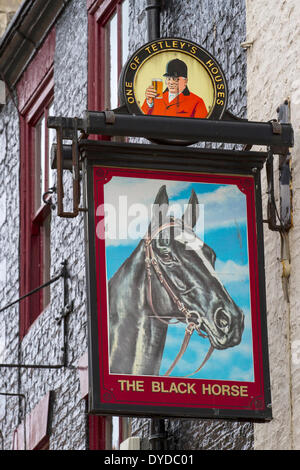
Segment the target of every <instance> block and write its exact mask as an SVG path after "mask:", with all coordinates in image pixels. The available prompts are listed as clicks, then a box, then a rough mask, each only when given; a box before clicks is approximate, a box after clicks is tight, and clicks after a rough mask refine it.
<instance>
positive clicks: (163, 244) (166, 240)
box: [158, 237, 170, 246]
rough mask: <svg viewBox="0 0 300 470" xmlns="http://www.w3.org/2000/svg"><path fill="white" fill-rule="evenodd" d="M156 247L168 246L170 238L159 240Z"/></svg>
mask: <svg viewBox="0 0 300 470" xmlns="http://www.w3.org/2000/svg"><path fill="white" fill-rule="evenodd" d="M158 246H170V238H169V237H162V238H159V239H158Z"/></svg>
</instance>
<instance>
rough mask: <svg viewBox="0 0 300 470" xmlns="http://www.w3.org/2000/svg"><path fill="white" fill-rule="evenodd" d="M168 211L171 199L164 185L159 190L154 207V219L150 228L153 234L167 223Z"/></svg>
mask: <svg viewBox="0 0 300 470" xmlns="http://www.w3.org/2000/svg"><path fill="white" fill-rule="evenodd" d="M168 209H169V198H168V194H167V189H166V186H165V185H164V186H161V188H160V189H159V191H158V193H157V195H156V198H155V201H154V203H153V206H152V218H151V223H150V227H149V232H153V231H154V230H155V229H156V228H158V227H160V226H161V225H162V224H164V223H165V221H166V218H167V212H168Z"/></svg>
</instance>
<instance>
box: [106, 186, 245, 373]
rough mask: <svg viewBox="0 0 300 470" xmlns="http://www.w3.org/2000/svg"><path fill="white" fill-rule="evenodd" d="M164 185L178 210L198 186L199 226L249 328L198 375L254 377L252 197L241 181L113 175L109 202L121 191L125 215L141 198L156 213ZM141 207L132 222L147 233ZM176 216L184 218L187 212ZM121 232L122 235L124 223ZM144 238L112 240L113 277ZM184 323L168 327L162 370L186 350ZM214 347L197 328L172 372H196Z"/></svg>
mask: <svg viewBox="0 0 300 470" xmlns="http://www.w3.org/2000/svg"><path fill="white" fill-rule="evenodd" d="M163 184H165V185H166V187H167V193H168V196H169V204H170V205H172V204H176V207H177V208H178V209H179V207H181V208H182V211H183V209H184V204H187V202H188V200H189V197H190V194H191V190H192V189H194V191H195V192H196V194H197V196H198V200H199V204H200V217H199V222H198V224H197V226H196V229H195V231H196V233H197V235H198V236H200V238H201V239H202V240H203V241H205V243H207V244H208V245H209V246H210V247H211V248H213V250H214V251H215V253H216V256H217V258H216V265H215V270H216V272H217V274H218V277H219V278H220V279H221V281H222V282H223V284H224V286H225V287H226V289H227V291H228V292H229V294H230V295H231V297H232V298H233V300H234V301H235V302H236V303H237V305H238V306H239V307H240V308H241V309H242V310H243V311H244V314H245V330H244V333H243V337H242V341H241V343H240V345H238V346H236V347H234V348H229V349H226V350H222V351H218V350H215V351H214V352H213V355H212V356H211V358H210V360H209V361H208V362H207V364H206V365H205V367H204V368H203V369H202V370H201V371H200V372H199V373H198V374H197V375H194V376H193V378H201V379H214V380H235V381H247V382H248V381H249V382H251V381H253V380H254V375H253V350H252V328H251V309H250V287H249V264H248V246H247V220H246V196H245V195H244V194H243V193H242V192H241V191H240V190H239V189H238V188H237V187H236V186H235V185H228V184H212V183H191V182H182V181H180V182H176V181H165V180H154V179H144V178H121V177H113V178H112V180H111V181H110V182H109V183H107V184H106V185H105V186H104V200H105V203H109V204H111V205H112V206H114V207H117V208H118V207H119V205H120V199H119V196H120V195H122V196H126V198H123V200H122V207H121V210H120V213H122V216H123V217H125V216H126V217H127V214H128V208H130V207H131V208H132V207H133V204H137V203H138V204H143V205H144V206H147V207H149V217H150V208H151V204H153V202H154V200H155V197H156V194H157V191H158V190H159V188H160V187H161V186H162V185H163ZM125 201H126V204H125ZM126 207H127V211H126ZM135 209H136V211H135V210H134V209H133V210H132V212H131V216H129V217H128V218H127V224H128V225H130V223H131V227H132V224H133V225H134V223H135V221H137V222H138V228H139V231H140V233H141V234H144V233H145V232H146V229H147V227H148V224H149V220H150V219H147V218H146V217H141V216H140V217H138V213H139V212H138V206H136V207H135ZM129 212H130V211H129ZM176 215H177V216H180V217H181V213H180V214H179V213H177V214H176ZM116 232H117V235H119V231H118V227H117V230H116ZM123 236H124V234H122V237H123ZM141 236H143V235H141ZM139 240H140V238H137V239H135V240H132V239H128V238H125V237H124V238H121V239H120V238H118V237H117V238H116V239H107V240H106V262H107V266H106V268H107V278H108V279H110V278H111V277H112V276H113V274H114V273H115V272H116V271H117V270H118V269H119V267H120V266H121V264H122V263H123V262H124V261H125V260H126V258H127V257H128V256H129V255H130V254H131V253H132V251H133V249H134V248H135V247H136V246H137V244H138V243H139ZM184 328H185V326H184V325H183V324H178V325H172V326H169V328H168V335H167V340H166V346H165V350H164V355H163V359H162V365H161V371H160V374H161V375H163V374H164V372H165V371H166V370H167V369H168V367H169V366H170V365H171V364H172V362H173V360H174V359H175V357H176V355H177V353H178V351H179V349H180V346H181V343H182V340H183V336H184ZM208 349H209V341H208V340H207V339H203V338H200V337H199V336H198V335H197V334H196V333H194V334H193V336H192V338H191V341H190V343H189V346H188V349H187V351H186V352H185V354H184V356H183V358H182V359H181V360H180V361H179V363H178V365H177V366H176V367H175V368H174V370H173V372H172V374H171V376H174V377H182V376H185V375H188V374H190V373H193V372H194V370H195V369H197V368H198V367H199V365H200V364H201V362H202V361H203V359H204V357H205V355H206V353H207V351H208Z"/></svg>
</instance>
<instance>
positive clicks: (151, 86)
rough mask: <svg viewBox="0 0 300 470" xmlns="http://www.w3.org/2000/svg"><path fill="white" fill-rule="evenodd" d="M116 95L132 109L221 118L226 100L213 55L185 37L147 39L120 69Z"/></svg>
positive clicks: (132, 111) (170, 114)
mask: <svg viewBox="0 0 300 470" xmlns="http://www.w3.org/2000/svg"><path fill="white" fill-rule="evenodd" d="M119 94H120V100H121V102H122V103H124V104H126V106H127V109H128V112H129V113H131V114H144V115H152V116H158V115H159V116H177V117H188V118H202V119H203V118H205V119H214V120H216V119H220V118H221V117H222V115H223V113H224V111H225V109H226V104H227V84H226V80H225V76H224V73H223V71H222V69H221V67H220V65H219V64H218V62H217V61H216V59H215V58H214V57H212V56H211V55H210V54H209V53H208V52H207V51H206V50H205V49H203V48H202V47H200V46H199V45H197V44H195V43H194V42H192V41H189V40H187V39H180V38H166V39H158V40H155V41H152V42H149V43H147V44H145V45H144V46H142V47H141V48H140V49H139V50H138V51H136V52H135V53H134V54H133V55H132V57H131V58H130V59H129V60H128V62H127V64H126V65H125V67H124V69H123V73H122V75H121V79H120V88H119Z"/></svg>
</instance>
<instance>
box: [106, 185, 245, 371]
mask: <svg viewBox="0 0 300 470" xmlns="http://www.w3.org/2000/svg"><path fill="white" fill-rule="evenodd" d="M168 206H169V201H168V195H167V192H166V187H165V186H162V187H161V188H160V190H159V191H158V194H157V196H156V199H155V201H154V205H153V211H152V219H151V223H150V225H149V229H148V232H147V234H146V235H145V237H144V239H143V240H141V241H140V242H139V244H138V245H137V247H136V249H135V250H134V251H133V253H132V254H131V255H130V256H129V257H128V258H127V259H126V261H125V262H124V263H123V264H122V266H121V267H120V268H119V270H118V271H117V272H116V273H115V275H114V276H113V277H112V278H111V280H110V281H109V338H110V339H109V342H110V372H111V373H120V374H134V375H159V371H160V366H161V360H162V355H163V351H164V347H165V340H166V335H167V330H168V328H169V325H171V324H172V323H173V322H178V321H179V322H183V323H185V324H186V327H187V328H186V331H187V333H186V334H187V336H189V335H191V334H192V333H193V332H194V331H196V332H197V333H198V335H199V341H203V339H201V338H203V337H204V338H207V339H208V340H209V342H210V349H211V351H212V350H213V349H226V348H230V347H234V346H236V345H238V344H239V343H240V341H241V338H242V333H243V329H244V314H243V312H242V311H241V310H240V308H239V307H238V306H237V305H236V304H235V302H234V301H233V300H232V298H231V297H230V295H229V294H228V292H227V290H226V289H225V287H224V286H223V284H222V282H221V281H220V280H219V278H218V276H217V274H216V272H215V269H214V265H215V259H216V255H215V253H214V251H213V250H212V249H211V248H210V247H209V246H208V245H206V244H205V243H204V242H203V241H202V240H201V239H200V238H199V237H198V236H197V235H196V233H195V232H194V230H193V228H194V227H195V224H196V222H197V218H198V215H199V210H198V207H199V204H198V199H197V196H196V194H195V192H194V191H192V193H191V196H190V199H189V201H188V204H187V209H186V211H185V213H184V214H183V216H182V219H180V220H179V219H175V218H173V217H170V216H169V215H168ZM187 344H188V343H187ZM182 351H184V349H182Z"/></svg>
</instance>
